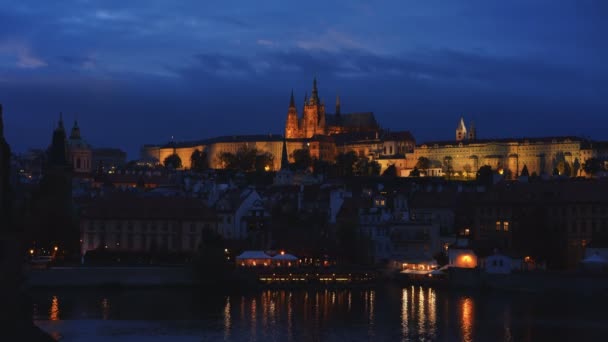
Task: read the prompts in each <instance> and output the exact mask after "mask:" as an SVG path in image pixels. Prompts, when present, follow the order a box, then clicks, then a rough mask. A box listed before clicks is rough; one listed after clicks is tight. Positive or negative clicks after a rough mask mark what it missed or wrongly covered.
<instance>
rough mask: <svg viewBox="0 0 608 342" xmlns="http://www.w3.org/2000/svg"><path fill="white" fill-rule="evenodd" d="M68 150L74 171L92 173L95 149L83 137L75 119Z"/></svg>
mask: <svg viewBox="0 0 608 342" xmlns="http://www.w3.org/2000/svg"><path fill="white" fill-rule="evenodd" d="M68 152H69V157H70V159H69V160H70V162H71V164H72V167H73V168H74V172H76V173H79V174H91V172H92V171H93V165H92V163H93V160H92V159H93V151H92V150H91V147H90V146H89V144H87V143H86V141H84V139H82V136H81V135H80V127H79V126H78V121H74V126H73V127H72V133H71V134H70V140H69V141H68Z"/></svg>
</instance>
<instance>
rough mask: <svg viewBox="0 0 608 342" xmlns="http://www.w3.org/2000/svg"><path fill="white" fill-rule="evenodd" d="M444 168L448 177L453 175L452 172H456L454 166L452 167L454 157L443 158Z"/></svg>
mask: <svg viewBox="0 0 608 342" xmlns="http://www.w3.org/2000/svg"><path fill="white" fill-rule="evenodd" d="M442 169H443V173H445V174H446V175H447V176H448V178H449V177H451V176H452V174H453V173H454V168H453V167H452V157H445V158H443V165H442Z"/></svg>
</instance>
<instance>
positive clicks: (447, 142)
mask: <svg viewBox="0 0 608 342" xmlns="http://www.w3.org/2000/svg"><path fill="white" fill-rule="evenodd" d="M567 142H581V143H588V142H589V141H588V140H587V139H585V138H581V137H577V136H552V137H536V138H527V137H524V138H497V139H475V140H462V141H456V140H443V141H428V142H424V143H421V144H419V145H417V146H418V147H422V146H425V145H426V146H428V147H433V146H434V145H438V146H442V147H447V146H458V145H459V144H462V145H463V146H466V145H478V144H490V143H500V144H509V143H518V144H536V143H567Z"/></svg>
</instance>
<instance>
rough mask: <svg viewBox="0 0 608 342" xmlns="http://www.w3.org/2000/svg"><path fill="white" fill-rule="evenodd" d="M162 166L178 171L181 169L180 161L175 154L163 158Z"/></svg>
mask: <svg viewBox="0 0 608 342" xmlns="http://www.w3.org/2000/svg"><path fill="white" fill-rule="evenodd" d="M163 165H165V167H168V168H173V169H180V168H181V167H182V159H181V158H180V157H179V156H178V155H177V154H176V153H173V154H172V155H170V156H168V157H167V158H165V160H164V161H163Z"/></svg>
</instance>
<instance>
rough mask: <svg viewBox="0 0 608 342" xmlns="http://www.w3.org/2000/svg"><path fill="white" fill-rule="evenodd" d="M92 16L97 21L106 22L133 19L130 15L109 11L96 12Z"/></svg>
mask: <svg viewBox="0 0 608 342" xmlns="http://www.w3.org/2000/svg"><path fill="white" fill-rule="evenodd" d="M94 16H95V18H97V19H99V20H107V21H130V20H133V19H135V17H134V16H133V15H132V14H130V13H127V12H119V11H109V10H96V11H95V15H94Z"/></svg>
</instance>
